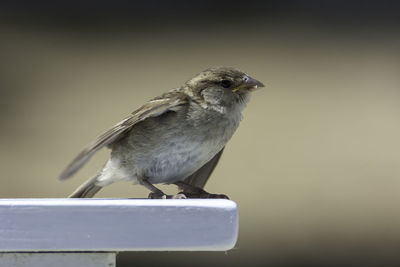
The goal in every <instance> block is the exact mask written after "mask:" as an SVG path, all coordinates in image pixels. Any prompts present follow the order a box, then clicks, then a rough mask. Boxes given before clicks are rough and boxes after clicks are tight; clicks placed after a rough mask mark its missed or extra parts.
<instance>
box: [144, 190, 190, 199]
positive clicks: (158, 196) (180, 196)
mask: <svg viewBox="0 0 400 267" xmlns="http://www.w3.org/2000/svg"><path fill="white" fill-rule="evenodd" d="M148 198H151V199H185V198H187V197H186V195H185V194H183V193H179V194H176V195H166V194H157V193H154V192H151V193H150V194H149V197H148Z"/></svg>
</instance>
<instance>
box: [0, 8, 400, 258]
mask: <svg viewBox="0 0 400 267" xmlns="http://www.w3.org/2000/svg"><path fill="white" fill-rule="evenodd" d="M399 11H400V9H399V5H398V4H397V2H395V1H393V2H392V1H268V2H253V1H244V2H233V1H231V2H227V1H218V2H216V3H214V2H212V1H198V2H190V1H155V0H154V1H75V0H72V1H55V2H50V1H2V3H1V4H0V137H1V138H0V148H1V149H0V164H1V165H0V166H1V176H0V182H1V186H0V197H1V198H22V197H25V198H26V197H35V198H46V197H65V196H67V195H68V194H69V193H70V192H72V191H73V190H74V189H75V188H76V187H77V186H78V185H79V184H81V183H82V182H83V181H84V180H85V179H87V178H88V177H90V176H92V175H93V174H94V173H96V171H97V170H99V169H100V168H101V166H102V165H103V163H104V162H105V160H106V158H107V156H108V151H106V150H104V151H102V152H101V153H99V154H98V155H96V156H95V157H94V158H93V159H92V160H91V161H90V162H89V164H87V165H86V166H85V167H84V168H83V169H82V170H81V171H80V172H79V173H78V174H77V175H76V176H75V177H74V178H73V179H71V180H68V181H66V182H59V181H58V180H57V176H58V175H59V174H60V172H61V171H62V170H63V168H64V167H65V166H66V165H67V164H68V163H69V161H70V160H71V159H72V158H73V157H74V156H75V155H76V154H77V153H78V152H79V151H80V149H81V148H82V147H83V146H84V145H85V144H87V143H88V142H89V141H91V140H92V139H93V138H94V137H95V136H97V135H98V134H100V133H101V132H102V131H104V130H105V129H107V128H108V127H110V126H112V125H113V124H114V123H116V122H118V121H119V120H121V119H122V118H124V117H125V116H126V115H128V114H129V113H130V112H131V111H133V110H134V109H136V108H137V107H138V106H140V105H141V104H143V103H144V102H145V101H146V100H148V99H150V98H152V97H154V96H157V95H159V94H161V93H162V92H164V91H166V90H168V89H171V88H174V87H177V86H179V85H181V84H182V83H183V82H184V81H186V80H187V79H189V78H190V77H192V76H193V75H194V74H196V73H198V72H200V71H201V70H203V69H205V68H208V67H210V66H215V65H227V66H234V67H237V68H240V69H242V70H244V71H245V72H247V73H248V74H250V75H251V76H253V77H255V78H257V79H259V80H260V81H262V82H264V83H265V84H266V88H263V89H262V90H259V91H257V92H255V93H254V95H253V98H252V100H251V102H250V103H249V105H248V107H247V109H246V110H245V114H244V119H243V121H242V123H241V126H240V127H239V130H238V131H237V132H236V134H235V135H234V137H233V138H232V140H231V142H230V143H229V145H228V146H227V148H226V150H225V152H224V155H223V157H222V159H221V161H220V164H219V165H218V167H217V168H216V170H215V172H214V174H213V176H212V178H211V180H210V181H209V183H208V184H207V186H206V189H207V190H208V191H211V192H217V193H226V194H228V195H229V196H230V197H231V198H232V199H233V200H234V201H236V202H237V203H238V205H239V209H240V237H239V241H238V243H237V245H236V248H235V249H233V250H231V251H228V252H226V253H224V252H213V253H209V252H208V253H207V252H192V253H179V252H170V253H167V252H157V253H143V252H141V253H122V254H120V255H119V257H118V261H119V266H140V265H143V264H146V265H155V264H157V265H163V266H164V265H167V266H169V265H175V266H181V265H182V266H189V265H202V266H207V265H209V266H214V265H222V266H225V265H226V266H239V265H240V266H241V265H243V264H249V265H252V266H257V265H268V266H349V265H353V266H355V265H360V266H361V265H362V266H399V265H400V256H399V254H398V251H399V249H400V211H399V206H400V194H399V192H400V142H399V136H400V120H399V117H400V86H399V84H400V53H399V47H400V31H399V26H400V19H399ZM171 187H172V186H171ZM171 187H163V189H165V190H167V191H169V192H175V191H174V189H171ZM147 194H148V191H147V190H145V189H144V188H141V187H140V186H130V185H129V184H127V183H118V184H114V185H112V186H110V187H107V188H106V189H104V190H103V191H101V192H100V193H99V195H98V196H99V197H122V198H124V197H146V196H147ZM149 235H151V233H149ZM182 238H185V237H182Z"/></svg>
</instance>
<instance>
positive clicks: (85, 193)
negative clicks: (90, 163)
mask: <svg viewBox="0 0 400 267" xmlns="http://www.w3.org/2000/svg"><path fill="white" fill-rule="evenodd" d="M99 176H100V174H97V175H95V176H94V177H92V178H90V179H89V180H87V181H86V182H85V183H83V184H82V185H81V186H79V187H78V188H77V189H76V190H75V191H74V192H73V193H72V194H71V195H69V196H68V197H69V198H91V197H93V196H94V195H95V194H96V193H97V192H99V191H100V189H101V188H102V187H101V186H98V185H96V182H97V178H98V177H99Z"/></svg>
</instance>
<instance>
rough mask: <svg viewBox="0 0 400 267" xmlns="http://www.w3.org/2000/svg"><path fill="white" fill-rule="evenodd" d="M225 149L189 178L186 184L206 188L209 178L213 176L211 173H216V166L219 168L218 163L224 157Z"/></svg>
mask: <svg viewBox="0 0 400 267" xmlns="http://www.w3.org/2000/svg"><path fill="white" fill-rule="evenodd" d="M223 151H224V148H222V149H221V151H219V152H218V153H217V154H216V155H215V156H214V157H213V158H212V159H211V160H210V161H208V162H207V163H206V164H204V165H203V166H202V167H201V168H200V169H198V170H197V171H196V172H194V173H193V174H192V175H190V176H188V177H187V178H186V179H185V180H184V182H186V183H188V184H190V185H193V186H196V187H200V188H204V186H205V185H206V183H207V180H208V178H209V177H210V176H211V173H212V172H213V171H214V169H215V166H217V164H218V161H219V159H220V157H221V155H222V152H223Z"/></svg>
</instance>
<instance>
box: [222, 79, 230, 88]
mask: <svg viewBox="0 0 400 267" xmlns="http://www.w3.org/2000/svg"><path fill="white" fill-rule="evenodd" d="M220 84H221V85H222V87H224V88H228V87H230V86H231V85H232V83H231V81H230V80H221V81H220Z"/></svg>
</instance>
